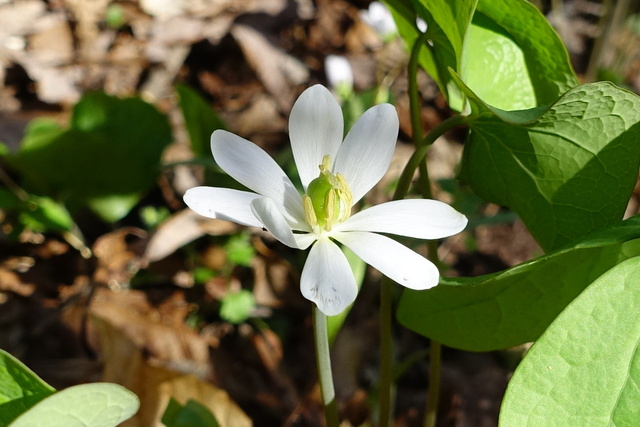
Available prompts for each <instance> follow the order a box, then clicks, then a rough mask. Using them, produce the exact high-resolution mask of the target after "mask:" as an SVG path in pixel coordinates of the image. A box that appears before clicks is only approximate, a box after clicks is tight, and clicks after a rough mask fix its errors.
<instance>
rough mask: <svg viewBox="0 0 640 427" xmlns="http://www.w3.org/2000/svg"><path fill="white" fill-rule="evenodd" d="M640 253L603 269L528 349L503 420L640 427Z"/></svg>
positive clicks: (512, 384)
mask: <svg viewBox="0 0 640 427" xmlns="http://www.w3.org/2000/svg"><path fill="white" fill-rule="evenodd" d="M639 343H640V258H639V257H635V258H633V259H629V260H627V261H625V262H623V263H621V264H619V265H617V266H615V267H614V268H612V269H611V270H610V271H608V272H606V273H605V274H603V275H602V276H601V277H600V278H598V280H596V281H595V282H594V283H593V284H592V285H591V286H589V287H588V288H587V289H586V290H585V291H584V292H583V293H582V294H581V295H580V296H578V297H577V298H576V299H575V300H574V301H573V302H572V303H571V304H569V305H568V306H567V308H566V309H565V310H564V311H563V312H562V313H561V314H560V316H558V318H557V319H556V320H555V321H554V322H553V323H552V324H551V326H549V328H548V329H547V331H546V332H545V333H544V334H543V335H542V336H541V337H540V339H539V340H538V341H537V342H536V343H535V344H534V345H533V347H532V348H531V349H530V350H529V352H528V353H527V355H526V357H525V358H524V360H523V361H522V362H521V363H520V365H519V366H518V368H517V369H516V372H515V374H514V376H513V378H512V379H511V381H510V382H509V386H508V388H507V392H506V395H505V398H504V401H503V404H502V409H501V413H500V425H503V426H551V425H554V426H566V427H574V426H575V427H582V426H593V427H596V426H603V427H604V426H620V427H621V426H628V427H633V426H637V425H638V423H639V422H640V405H639V404H638V402H640V386H639V384H640V345H639Z"/></svg>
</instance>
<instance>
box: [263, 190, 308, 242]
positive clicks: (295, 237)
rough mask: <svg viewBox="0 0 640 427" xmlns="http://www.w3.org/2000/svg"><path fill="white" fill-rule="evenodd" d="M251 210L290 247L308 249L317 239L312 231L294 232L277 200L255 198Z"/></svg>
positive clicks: (276, 236)
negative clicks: (277, 204)
mask: <svg viewBox="0 0 640 427" xmlns="http://www.w3.org/2000/svg"><path fill="white" fill-rule="evenodd" d="M251 210H252V211H253V214H254V215H255V216H256V217H257V218H258V219H259V220H260V221H261V222H262V225H264V227H265V228H266V229H267V230H269V232H270V233H271V234H273V235H274V236H275V238H276V239H278V240H280V241H281V242H282V243H284V244H285V245H287V246H289V247H290V248H295V249H307V248H308V247H309V245H311V243H313V241H314V240H315V235H314V234H312V233H302V234H294V233H293V231H292V230H291V227H290V226H289V224H288V223H287V220H286V219H285V218H284V216H282V213H281V212H280V210H279V209H278V207H277V206H276V204H275V202H274V201H273V200H271V199H269V198H267V197H261V198H259V199H255V200H253V201H252V202H251Z"/></svg>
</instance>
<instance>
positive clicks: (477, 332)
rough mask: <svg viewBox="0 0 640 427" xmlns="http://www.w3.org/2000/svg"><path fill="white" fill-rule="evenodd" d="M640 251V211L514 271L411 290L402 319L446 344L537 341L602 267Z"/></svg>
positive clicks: (479, 346)
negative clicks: (426, 288) (422, 289)
mask: <svg viewBox="0 0 640 427" xmlns="http://www.w3.org/2000/svg"><path fill="white" fill-rule="evenodd" d="M638 255H640V216H636V217H633V218H630V219H628V220H626V221H623V222H621V223H620V224H619V225H617V226H615V227H612V228H611V229H608V230H603V231H601V232H598V233H595V234H594V235H592V236H591V237H589V238H587V239H585V240H584V241H582V242H581V243H579V244H576V245H574V246H571V247H568V248H565V249H562V250H558V251H555V252H553V253H550V254H548V255H545V256H542V257H540V258H537V259H534V260H531V261H528V262H525V263H523V264H520V265H518V266H515V267H512V268H510V269H508V270H505V271H502V272H499V273H495V274H491V275H486V276H479V277H473V278H448V279H444V280H443V281H442V282H441V284H440V285H438V286H436V287H435V288H432V289H429V290H426V291H411V290H405V291H404V293H403V295H402V299H401V300H400V306H399V308H398V319H399V321H400V323H402V324H403V325H405V326H406V327H408V328H410V329H412V330H414V331H416V332H418V333H420V334H422V335H425V336H427V337H429V338H433V339H435V340H437V341H439V342H442V343H443V344H445V345H447V346H450V347H455V348H460V349H465V350H471V351H489V350H496V349H503V348H508V347H512V346H515V345H518V344H522V343H525V342H530V341H535V340H536V339H538V337H539V336H540V334H542V333H543V332H544V330H545V329H546V328H547V327H548V326H549V324H550V323H551V322H552V321H553V320H554V319H555V318H556V317H557V316H558V314H559V313H560V312H561V311H562V310H563V309H564V307H566V305H567V304H569V302H571V301H572V300H573V299H574V298H575V297H576V296H577V295H579V294H580V292H582V291H583V290H584V288H585V287H586V286H588V285H589V284H590V283H591V282H593V281H594V280H595V279H597V278H598V277H599V276H600V275H601V274H603V273H604V272H606V271H607V270H609V269H611V268H612V267H613V266H615V265H616V264H618V263H619V262H620V261H622V260H625V259H628V258H630V257H633V256H638Z"/></svg>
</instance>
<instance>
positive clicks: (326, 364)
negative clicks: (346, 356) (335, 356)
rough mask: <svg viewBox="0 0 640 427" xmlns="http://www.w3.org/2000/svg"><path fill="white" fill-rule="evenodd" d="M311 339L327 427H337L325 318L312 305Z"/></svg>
mask: <svg viewBox="0 0 640 427" xmlns="http://www.w3.org/2000/svg"><path fill="white" fill-rule="evenodd" d="M313 338H314V341H315V347H316V363H317V365H318V381H319V382H320V394H321V395H322V404H323V405H324V416H325V420H326V424H327V427H338V426H339V425H340V421H339V417H338V405H337V403H336V393H335V390H334V387H333V374H332V372H331V355H330V353H329V335H328V333H327V316H325V315H324V313H322V312H321V311H320V310H319V309H318V307H317V306H316V305H315V304H313Z"/></svg>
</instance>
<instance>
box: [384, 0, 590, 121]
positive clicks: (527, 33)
mask: <svg viewBox="0 0 640 427" xmlns="http://www.w3.org/2000/svg"><path fill="white" fill-rule="evenodd" d="M387 4H388V5H389V7H390V9H391V10H392V13H393V15H394V18H395V20H396V24H397V26H398V30H399V32H400V35H401V36H402V38H403V39H404V40H405V42H406V43H407V45H408V46H413V45H414V44H415V41H416V39H417V38H418V36H419V34H420V33H419V31H418V29H417V27H416V22H415V21H416V18H417V17H420V18H421V19H423V20H424V21H425V22H426V23H427V25H428V27H427V36H428V43H427V45H425V46H424V48H423V49H422V50H421V51H420V56H419V62H420V65H421V66H422V67H423V68H424V69H425V70H426V71H427V72H428V73H429V74H430V75H431V77H432V78H433V79H434V80H435V81H436V83H437V84H438V86H439V87H440V90H441V91H442V93H443V94H444V95H445V97H446V98H447V99H448V101H449V105H450V106H451V107H452V108H453V109H455V110H458V111H460V110H462V109H463V107H464V105H463V98H462V97H461V96H460V91H459V88H457V87H456V85H455V84H454V82H453V81H452V79H451V75H450V74H449V73H448V72H447V68H451V69H453V70H454V71H456V72H457V73H458V74H460V75H461V76H462V79H463V81H464V82H465V83H466V84H467V85H468V86H470V87H471V88H472V89H473V90H475V91H476V92H477V93H478V94H479V95H480V97H481V98H482V99H483V100H484V101H485V102H487V103H489V104H490V105H493V106H495V107H498V108H502V109H505V110H517V109H523V108H532V107H536V106H541V105H549V104H551V103H553V102H554V101H555V100H556V99H557V98H558V97H559V96H560V95H561V94H563V93H564V92H566V91H567V90H569V89H570V88H572V87H574V86H576V85H577V84H578V82H577V79H576V77H575V74H574V73H573V70H572V68H571V64H570V62H569V57H568V55H567V51H566V49H565V48H564V45H563V44H562V41H561V40H560V38H559V37H558V35H557V34H556V32H555V31H554V30H553V28H552V27H551V26H550V25H549V23H548V22H547V20H546V19H545V18H544V16H543V15H542V14H541V13H540V12H539V11H538V10H537V9H536V8H535V7H534V6H533V5H531V4H530V3H529V2H527V1H525V0H456V1H446V0H411V1H409V0H401V1H393V2H392V1H388V2H387ZM532 35H535V37H534V36H532Z"/></svg>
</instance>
